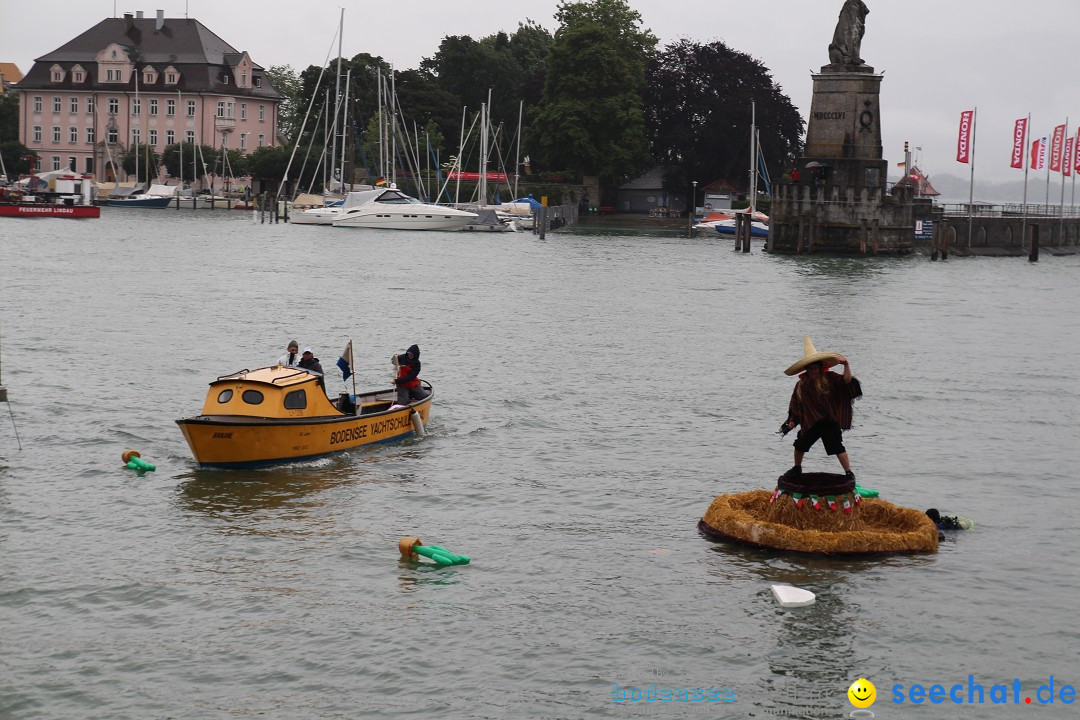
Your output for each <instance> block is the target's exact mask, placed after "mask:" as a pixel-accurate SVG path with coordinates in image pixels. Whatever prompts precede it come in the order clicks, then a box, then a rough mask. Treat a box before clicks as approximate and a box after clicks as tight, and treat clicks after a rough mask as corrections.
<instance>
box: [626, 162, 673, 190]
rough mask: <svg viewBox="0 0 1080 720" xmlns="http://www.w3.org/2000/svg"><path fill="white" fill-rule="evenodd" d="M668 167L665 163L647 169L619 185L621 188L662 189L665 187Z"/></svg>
mask: <svg viewBox="0 0 1080 720" xmlns="http://www.w3.org/2000/svg"><path fill="white" fill-rule="evenodd" d="M666 169H667V168H665V167H664V166H663V165H657V166H656V167H654V168H653V169H651V170H646V171H645V172H644V173H642V174H641V175H639V176H638V177H636V178H634V179H633V180H631V181H630V182H626V183H623V184H622V185H620V186H619V190H662V189H663V188H664V171H665V170H666Z"/></svg>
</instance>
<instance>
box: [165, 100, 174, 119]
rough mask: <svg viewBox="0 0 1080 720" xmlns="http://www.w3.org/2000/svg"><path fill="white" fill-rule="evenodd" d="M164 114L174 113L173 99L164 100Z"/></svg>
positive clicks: (171, 114) (170, 114)
mask: <svg viewBox="0 0 1080 720" xmlns="http://www.w3.org/2000/svg"><path fill="white" fill-rule="evenodd" d="M165 114H166V115H168V116H169V117H172V116H173V115H175V114H176V101H175V100H166V101H165Z"/></svg>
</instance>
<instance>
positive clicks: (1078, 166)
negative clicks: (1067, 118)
mask: <svg viewBox="0 0 1080 720" xmlns="http://www.w3.org/2000/svg"><path fill="white" fill-rule="evenodd" d="M1073 147H1074V148H1075V149H1076V161H1075V162H1074V163H1073V170H1075V171H1076V174H1077V175H1080V130H1077V131H1076V142H1075V143H1073Z"/></svg>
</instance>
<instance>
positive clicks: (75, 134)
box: [68, 125, 79, 170]
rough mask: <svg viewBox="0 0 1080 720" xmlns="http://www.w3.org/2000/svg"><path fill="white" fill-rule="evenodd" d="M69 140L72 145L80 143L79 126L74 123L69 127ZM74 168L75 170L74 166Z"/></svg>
mask: <svg viewBox="0 0 1080 720" xmlns="http://www.w3.org/2000/svg"><path fill="white" fill-rule="evenodd" d="M68 142H69V143H71V144H72V145H77V144H78V143H79V128H77V127H75V126H74V125H72V126H71V127H69V128H68ZM72 169H73V170H74V168H72Z"/></svg>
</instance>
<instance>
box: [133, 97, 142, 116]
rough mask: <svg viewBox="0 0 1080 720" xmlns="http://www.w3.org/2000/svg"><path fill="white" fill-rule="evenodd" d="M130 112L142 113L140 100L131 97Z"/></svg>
mask: <svg viewBox="0 0 1080 720" xmlns="http://www.w3.org/2000/svg"><path fill="white" fill-rule="evenodd" d="M131 114H132V115H141V114H142V100H139V99H133V100H132V101H131Z"/></svg>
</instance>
